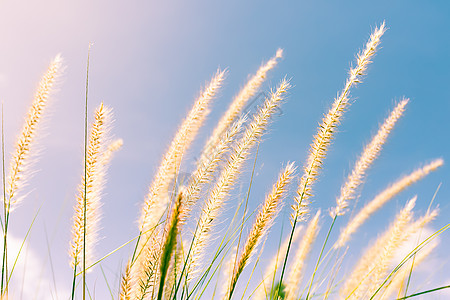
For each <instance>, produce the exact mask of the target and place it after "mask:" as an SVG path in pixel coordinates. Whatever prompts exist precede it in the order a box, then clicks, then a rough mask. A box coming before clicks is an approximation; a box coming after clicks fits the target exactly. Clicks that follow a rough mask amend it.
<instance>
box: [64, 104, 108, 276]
mask: <svg viewBox="0 0 450 300" xmlns="http://www.w3.org/2000/svg"><path fill="white" fill-rule="evenodd" d="M110 120H111V110H110V109H109V108H107V107H105V106H103V103H101V104H100V106H99V107H98V108H97V109H96V111H95V120H94V122H93V124H92V128H91V131H90V137H89V142H88V146H87V156H86V161H85V168H86V178H85V177H84V175H83V176H82V181H81V184H80V186H79V188H78V193H79V194H78V196H77V203H76V205H75V215H74V218H73V222H74V224H73V226H72V242H71V245H70V246H71V250H70V256H71V258H72V261H71V266H72V267H73V268H75V267H77V265H78V264H79V263H81V262H82V255H83V248H84V246H83V245H84V244H85V245H86V261H87V263H88V264H90V263H91V262H92V261H93V250H94V246H95V244H96V242H97V241H98V232H97V231H98V229H99V224H98V223H99V221H100V207H101V201H100V200H101V194H102V190H103V186H104V181H105V172H106V165H105V164H104V162H103V161H102V153H103V152H104V151H105V149H106V141H107V134H108V130H109V125H110ZM85 191H86V194H85ZM85 201H86V205H85V204H84V202H85ZM85 206H86V240H84V218H85V215H84V207H85Z"/></svg>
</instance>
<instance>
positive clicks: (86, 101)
mask: <svg viewBox="0 0 450 300" xmlns="http://www.w3.org/2000/svg"><path fill="white" fill-rule="evenodd" d="M91 46H92V43H90V44H89V49H88V56H87V65H86V95H85V97H86V98H85V109H84V195H83V265H82V269H83V274H82V276H83V300H85V299H86V220H87V216H86V212H87V147H88V89H89V58H90V54H91ZM74 269H75V276H76V266H75V267H74ZM74 280H75V279H74Z"/></svg>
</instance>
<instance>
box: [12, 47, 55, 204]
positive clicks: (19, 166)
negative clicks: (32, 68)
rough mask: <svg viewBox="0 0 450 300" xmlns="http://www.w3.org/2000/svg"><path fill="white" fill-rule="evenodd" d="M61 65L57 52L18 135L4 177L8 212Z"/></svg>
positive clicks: (26, 173)
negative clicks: (5, 178)
mask: <svg viewBox="0 0 450 300" xmlns="http://www.w3.org/2000/svg"><path fill="white" fill-rule="evenodd" d="M62 64H63V60H62V57H61V56H60V55H57V56H56V57H55V58H54V59H53V61H52V62H51V63H50V66H49V67H48V69H47V71H46V73H45V74H44V76H43V77H42V79H41V82H40V83H39V86H38V89H37V91H36V94H35V95H34V99H33V102H32V104H31V107H30V108H29V110H28V114H27V116H26V118H25V122H24V125H23V127H22V131H21V133H20V134H19V137H18V138H17V142H16V145H15V150H14V152H13V154H12V159H11V163H10V167H9V172H8V177H7V180H6V182H7V183H6V199H4V200H5V206H6V207H8V209H9V211H12V210H13V209H14V208H15V207H17V205H18V204H19V202H20V201H21V197H20V195H18V192H20V189H21V188H22V187H24V186H25V185H26V181H27V180H28V179H29V178H30V176H31V172H30V171H29V169H30V167H31V164H32V161H33V160H32V158H33V156H34V155H33V151H32V150H33V147H34V144H35V142H36V134H37V132H38V128H39V126H40V124H41V120H42V118H43V116H44V113H45V110H46V108H47V106H48V101H49V98H50V95H51V93H52V90H53V87H54V85H55V83H56V82H57V80H58V78H59V76H60V75H61V72H62Z"/></svg>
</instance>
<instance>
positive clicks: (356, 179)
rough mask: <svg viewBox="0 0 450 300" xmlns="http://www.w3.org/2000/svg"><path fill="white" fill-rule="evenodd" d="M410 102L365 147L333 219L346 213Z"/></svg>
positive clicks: (403, 104)
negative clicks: (366, 174)
mask: <svg viewBox="0 0 450 300" xmlns="http://www.w3.org/2000/svg"><path fill="white" fill-rule="evenodd" d="M408 101H409V99H403V100H402V101H400V102H399V103H398V104H397V106H396V107H395V109H394V110H393V111H392V112H391V114H390V115H389V117H388V118H387V119H386V120H385V121H384V123H383V125H381V126H380V129H379V130H378V132H377V134H376V135H375V136H374V137H373V139H372V141H371V142H370V143H369V144H368V145H367V146H366V147H364V151H363V153H362V154H361V156H360V157H359V159H358V161H357V162H356V163H355V166H354V167H353V171H352V173H351V174H350V175H349V176H348V178H347V181H346V182H345V184H344V185H343V186H342V188H341V195H340V196H339V197H338V199H337V200H336V203H337V206H336V208H335V209H334V211H332V212H331V217H332V218H334V216H338V215H343V214H344V213H345V210H346V209H347V206H348V200H350V199H352V198H353V197H354V195H355V192H356V189H357V188H358V186H359V185H360V184H361V182H362V180H363V177H364V175H365V172H366V170H367V169H368V168H369V167H370V166H371V165H372V164H373V161H374V160H375V159H376V158H377V157H378V155H379V153H380V151H381V148H382V147H383V144H384V143H385V142H386V139H387V137H388V136H389V133H390V132H391V131H392V128H393V127H394V125H395V123H397V120H398V119H400V117H401V116H402V114H403V112H404V111H405V106H406V104H408Z"/></svg>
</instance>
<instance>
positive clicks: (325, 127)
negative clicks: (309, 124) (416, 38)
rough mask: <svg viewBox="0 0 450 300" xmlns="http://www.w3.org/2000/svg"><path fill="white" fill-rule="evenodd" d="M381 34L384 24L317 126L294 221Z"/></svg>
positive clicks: (374, 34)
mask: <svg viewBox="0 0 450 300" xmlns="http://www.w3.org/2000/svg"><path fill="white" fill-rule="evenodd" d="M384 31H385V27H384V22H383V23H382V24H381V26H380V27H379V28H375V30H374V32H373V33H372V35H371V36H370V39H369V41H368V42H367V44H366V48H365V50H364V51H363V52H362V53H359V54H358V55H357V59H356V62H357V65H356V67H354V68H352V69H351V70H350V74H349V75H350V76H349V78H348V79H347V81H346V83H345V87H344V89H343V90H342V92H341V93H340V94H338V96H337V97H336V99H335V100H334V103H333V105H332V107H331V109H330V110H329V111H328V113H327V114H326V115H325V116H324V118H323V120H322V123H321V124H320V125H319V128H318V130H317V134H316V135H315V137H314V140H313V143H312V144H311V150H310V154H309V156H308V159H307V162H306V165H305V167H304V174H303V176H302V178H301V180H300V185H299V187H298V190H297V196H296V197H295V204H294V205H293V212H292V220H293V221H295V222H296V221H297V220H298V219H299V218H301V216H302V215H303V214H304V213H305V211H304V209H305V207H304V205H305V204H306V203H305V202H307V201H308V198H310V197H311V196H312V190H311V189H312V184H313V182H314V181H316V180H317V176H318V172H319V169H320V168H321V166H322V163H323V160H324V159H325V156H326V154H327V151H328V147H329V145H330V143H331V140H332V139H333V135H334V132H335V129H336V127H337V126H338V125H339V123H340V121H341V119H342V115H343V114H344V112H345V111H346V109H347V107H348V106H349V105H350V104H351V103H350V98H349V94H350V89H351V87H352V86H354V85H356V84H357V83H359V82H361V78H362V77H363V76H364V75H365V72H366V69H367V66H368V65H369V63H370V62H371V61H370V59H371V58H372V56H373V55H374V54H375V52H376V49H377V46H378V44H379V43H380V38H381V36H382V35H383V33H384Z"/></svg>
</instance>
